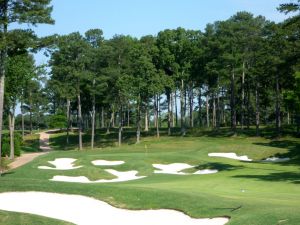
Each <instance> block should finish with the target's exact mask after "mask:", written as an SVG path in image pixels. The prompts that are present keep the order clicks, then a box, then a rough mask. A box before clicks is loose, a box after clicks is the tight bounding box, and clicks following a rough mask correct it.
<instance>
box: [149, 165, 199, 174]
mask: <svg viewBox="0 0 300 225" xmlns="http://www.w3.org/2000/svg"><path fill="white" fill-rule="evenodd" d="M152 166H153V167H154V168H156V169H160V170H154V173H164V174H176V175H187V173H183V172H180V171H181V170H185V169H190V168H193V167H194V166H192V165H189V164H186V163H171V164H152Z"/></svg>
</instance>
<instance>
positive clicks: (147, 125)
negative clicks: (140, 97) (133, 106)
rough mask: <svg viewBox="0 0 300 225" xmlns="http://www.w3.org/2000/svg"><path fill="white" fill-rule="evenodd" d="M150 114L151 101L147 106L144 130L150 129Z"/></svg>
mask: <svg viewBox="0 0 300 225" xmlns="http://www.w3.org/2000/svg"><path fill="white" fill-rule="evenodd" d="M148 115H149V103H148V102H147V104H146V108H145V129H144V131H146V132H148V131H149V122H148Z"/></svg>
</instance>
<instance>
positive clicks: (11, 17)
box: [0, 0, 54, 155]
mask: <svg viewBox="0 0 300 225" xmlns="http://www.w3.org/2000/svg"><path fill="white" fill-rule="evenodd" d="M50 2H51V0H32V1H27V0H20V1H19V0H18V1H16V0H1V1H0V38H1V44H0V142H1V134H2V118H3V100H4V82H5V75H6V70H5V63H6V60H7V49H8V47H9V45H8V44H9V37H8V26H9V25H10V24H12V23H15V22H18V23H21V24H22V23H25V24H33V25H36V24H39V23H46V24H53V23H54V21H53V19H52V18H51V15H50V14H51V11H52V7H51V6H50ZM0 155H1V145H0Z"/></svg>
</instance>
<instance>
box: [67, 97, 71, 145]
mask: <svg viewBox="0 0 300 225" xmlns="http://www.w3.org/2000/svg"><path fill="white" fill-rule="evenodd" d="M70 104H71V102H70V100H69V99H67V145H69V131H70Z"/></svg>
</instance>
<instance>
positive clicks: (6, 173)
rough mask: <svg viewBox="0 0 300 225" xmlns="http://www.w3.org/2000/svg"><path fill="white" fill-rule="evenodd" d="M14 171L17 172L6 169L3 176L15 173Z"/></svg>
mask: <svg viewBox="0 0 300 225" xmlns="http://www.w3.org/2000/svg"><path fill="white" fill-rule="evenodd" d="M14 173H15V172H14V171H5V172H3V173H2V174H1V177H5V176H9V175H11V174H14Z"/></svg>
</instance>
